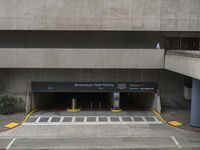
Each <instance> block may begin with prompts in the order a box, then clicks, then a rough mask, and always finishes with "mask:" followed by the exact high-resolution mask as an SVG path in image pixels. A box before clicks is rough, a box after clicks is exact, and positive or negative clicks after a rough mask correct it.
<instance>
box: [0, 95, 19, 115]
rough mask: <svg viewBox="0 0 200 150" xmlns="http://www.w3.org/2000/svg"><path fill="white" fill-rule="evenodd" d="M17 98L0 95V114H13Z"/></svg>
mask: <svg viewBox="0 0 200 150" xmlns="http://www.w3.org/2000/svg"><path fill="white" fill-rule="evenodd" d="M17 102H18V98H17V97H15V96H9V95H1V96H0V114H3V115H8V114H11V113H14V112H15V106H16V104H17Z"/></svg>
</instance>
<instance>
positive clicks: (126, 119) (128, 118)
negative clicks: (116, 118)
mask: <svg viewBox="0 0 200 150" xmlns="http://www.w3.org/2000/svg"><path fill="white" fill-rule="evenodd" d="M122 120H123V121H132V119H131V117H122Z"/></svg>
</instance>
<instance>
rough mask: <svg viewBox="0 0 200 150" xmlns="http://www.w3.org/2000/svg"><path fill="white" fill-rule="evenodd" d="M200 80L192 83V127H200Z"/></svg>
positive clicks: (194, 80)
mask: <svg viewBox="0 0 200 150" xmlns="http://www.w3.org/2000/svg"><path fill="white" fill-rule="evenodd" d="M199 114H200V80H197V79H193V81H192V104H191V120H190V125H191V126H194V127H200V117H199Z"/></svg>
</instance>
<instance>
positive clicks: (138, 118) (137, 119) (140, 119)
mask: <svg viewBox="0 0 200 150" xmlns="http://www.w3.org/2000/svg"><path fill="white" fill-rule="evenodd" d="M133 118H134V120H135V121H137V122H139V121H144V120H143V118H142V117H133Z"/></svg>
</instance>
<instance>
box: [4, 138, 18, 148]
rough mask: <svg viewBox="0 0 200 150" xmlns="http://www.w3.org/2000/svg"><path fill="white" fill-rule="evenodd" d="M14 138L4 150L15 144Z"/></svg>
mask: <svg viewBox="0 0 200 150" xmlns="http://www.w3.org/2000/svg"><path fill="white" fill-rule="evenodd" d="M15 140H16V139H15V138H13V139H12V141H10V143H9V144H8V146H7V147H6V149H9V148H10V147H11V146H12V144H13V143H14V142H15Z"/></svg>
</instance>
